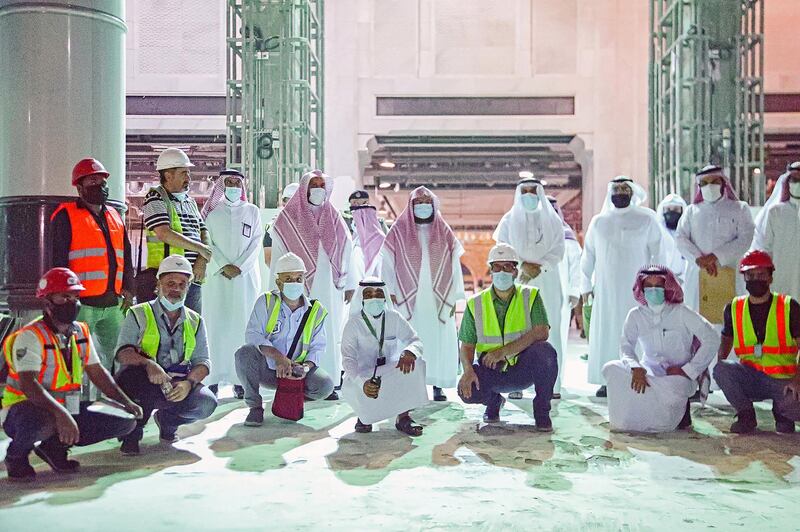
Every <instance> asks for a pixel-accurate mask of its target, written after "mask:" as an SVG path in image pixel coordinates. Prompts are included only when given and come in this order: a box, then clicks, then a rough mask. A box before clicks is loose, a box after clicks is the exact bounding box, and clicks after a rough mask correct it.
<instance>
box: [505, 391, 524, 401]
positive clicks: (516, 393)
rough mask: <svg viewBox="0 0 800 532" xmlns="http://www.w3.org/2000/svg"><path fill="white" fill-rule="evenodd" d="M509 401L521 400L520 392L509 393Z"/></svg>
mask: <svg viewBox="0 0 800 532" xmlns="http://www.w3.org/2000/svg"><path fill="white" fill-rule="evenodd" d="M508 398H509V399H522V392H511V393H510V394H508Z"/></svg>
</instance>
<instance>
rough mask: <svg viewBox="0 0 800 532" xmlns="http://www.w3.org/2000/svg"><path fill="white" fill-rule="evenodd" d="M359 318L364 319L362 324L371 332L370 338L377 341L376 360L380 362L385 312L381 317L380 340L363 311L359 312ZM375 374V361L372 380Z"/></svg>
mask: <svg viewBox="0 0 800 532" xmlns="http://www.w3.org/2000/svg"><path fill="white" fill-rule="evenodd" d="M361 317H362V318H363V319H364V323H366V324H367V328H368V329H369V332H371V333H372V336H373V337H374V338H375V339H376V340H378V360H380V359H381V358H383V339H384V333H385V332H386V312H384V313H383V316H381V337H380V338H378V335H377V333H376V332H375V328H374V327H373V326H372V324H371V323H370V322H369V318H367V315H366V314H364V311H363V310H362V311H361ZM377 374H378V361H377V360H376V361H375V369H374V370H372V378H373V379H374V378H375V375H377Z"/></svg>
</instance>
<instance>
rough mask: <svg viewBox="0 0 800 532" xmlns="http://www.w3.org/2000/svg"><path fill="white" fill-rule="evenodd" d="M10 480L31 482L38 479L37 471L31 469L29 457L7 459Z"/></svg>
mask: <svg viewBox="0 0 800 532" xmlns="http://www.w3.org/2000/svg"><path fill="white" fill-rule="evenodd" d="M5 463H6V470H7V471H8V480H10V481H12V482H31V481H33V480H35V479H36V471H34V470H33V468H32V467H31V463H30V462H29V461H28V457H27V456H26V457H25V458H10V457H8V456H6V459H5Z"/></svg>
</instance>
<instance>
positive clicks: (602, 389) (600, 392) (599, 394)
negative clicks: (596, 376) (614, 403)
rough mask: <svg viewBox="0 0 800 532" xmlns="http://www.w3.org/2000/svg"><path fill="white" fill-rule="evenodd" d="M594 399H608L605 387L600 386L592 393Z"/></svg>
mask: <svg viewBox="0 0 800 532" xmlns="http://www.w3.org/2000/svg"><path fill="white" fill-rule="evenodd" d="M594 395H595V397H608V390H607V389H606V385H605V384H604V385H602V386H601V387H600V388H598V389H597V391H596V392H595V393H594Z"/></svg>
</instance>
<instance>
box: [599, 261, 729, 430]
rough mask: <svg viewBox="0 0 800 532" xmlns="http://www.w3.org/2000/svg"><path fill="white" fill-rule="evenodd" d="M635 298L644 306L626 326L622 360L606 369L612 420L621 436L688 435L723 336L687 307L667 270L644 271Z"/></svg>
mask: <svg viewBox="0 0 800 532" xmlns="http://www.w3.org/2000/svg"><path fill="white" fill-rule="evenodd" d="M633 294H634V297H635V298H636V301H637V302H638V303H639V306H638V307H636V308H634V309H632V310H631V311H630V312H629V313H628V317H627V319H626V320H625V327H624V329H623V333H622V344H621V346H620V356H621V360H614V361H611V362H609V363H607V364H606V365H605V366H604V367H603V375H605V377H606V380H607V381H608V419H609V421H610V422H611V426H612V427H613V428H614V429H617V430H625V431H636V432H666V431H671V430H675V429H676V428H678V429H688V428H690V427H691V426H692V416H691V411H690V409H689V397H690V396H691V395H692V394H693V393H694V391H695V390H696V389H697V387H698V382H697V381H698V378H700V377H701V376H704V377H705V376H707V375H708V373H707V370H708V366H709V364H711V362H712V360H713V359H714V355H715V354H716V352H717V347H718V346H719V341H720V336H719V333H718V332H717V331H715V330H714V327H713V326H712V325H711V324H710V323H709V322H708V321H707V320H706V319H705V318H703V317H702V316H700V315H699V314H698V313H697V312H695V311H693V310H690V309H689V308H688V307H687V306H686V305H684V304H683V291H682V290H681V287H680V284H679V283H678V281H677V279H676V278H675V275H674V274H673V273H672V272H671V271H670V270H669V269H668V268H664V267H661V266H649V267H646V268H643V269H642V270H640V271H639V274H638V276H637V279H636V284H635V285H634V288H633ZM698 344H699V345H698ZM639 353H642V354H641V355H640V354H639Z"/></svg>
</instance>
